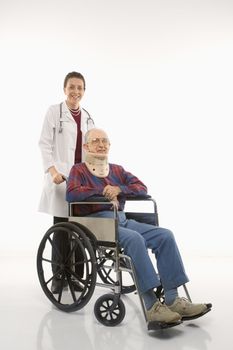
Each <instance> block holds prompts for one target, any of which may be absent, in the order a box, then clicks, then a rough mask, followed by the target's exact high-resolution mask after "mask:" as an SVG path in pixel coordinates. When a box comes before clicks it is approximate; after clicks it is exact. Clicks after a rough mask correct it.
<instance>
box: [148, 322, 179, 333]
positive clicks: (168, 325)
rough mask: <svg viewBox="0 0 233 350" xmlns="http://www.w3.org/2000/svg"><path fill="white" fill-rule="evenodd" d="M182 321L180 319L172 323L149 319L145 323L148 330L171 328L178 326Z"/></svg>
mask: <svg viewBox="0 0 233 350" xmlns="http://www.w3.org/2000/svg"><path fill="white" fill-rule="evenodd" d="M181 323H182V321H177V322H173V323H166V322H158V321H151V322H148V323H147V329H148V331H152V330H153V331H155V330H159V329H166V328H171V327H175V326H179V325H180V324H181Z"/></svg>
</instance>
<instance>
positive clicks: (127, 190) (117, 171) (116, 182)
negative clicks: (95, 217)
mask: <svg viewBox="0 0 233 350" xmlns="http://www.w3.org/2000/svg"><path fill="white" fill-rule="evenodd" d="M107 185H111V186H118V187H120V189H121V193H120V194H119V195H118V197H117V199H118V201H119V210H124V206H125V196H129V195H133V196H136V195H146V194H147V187H146V186H145V185H144V184H143V183H142V181H140V180H139V179H138V178H137V177H136V176H134V175H133V174H131V173H129V172H128V171H125V170H124V168H123V167H122V166H121V165H116V164H109V174H108V176H106V177H104V178H100V177H97V176H95V175H92V174H91V172H90V171H89V170H88V168H87V166H86V164H85V163H79V164H75V165H74V166H73V167H72V169H71V171H70V175H69V179H68V183H67V192H66V200H67V201H68V202H69V203H70V202H81V201H84V200H86V199H88V198H89V197H92V196H102V195H103V190H104V188H105V186H107ZM102 210H110V206H109V205H104V204H103V205H98V204H91V205H85V204H83V205H78V206H76V207H75V211H74V213H75V215H88V214H91V213H95V212H98V211H102Z"/></svg>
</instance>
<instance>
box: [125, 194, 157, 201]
mask: <svg viewBox="0 0 233 350" xmlns="http://www.w3.org/2000/svg"><path fill="white" fill-rule="evenodd" d="M125 199H126V200H127V201H145V200H147V199H151V196H150V195H149V194H144V195H138V196H130V195H129V196H126V198H125Z"/></svg>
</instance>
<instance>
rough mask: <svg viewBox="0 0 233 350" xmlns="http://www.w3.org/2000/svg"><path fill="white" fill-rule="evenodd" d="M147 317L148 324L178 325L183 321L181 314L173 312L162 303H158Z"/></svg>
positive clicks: (149, 311)
mask: <svg viewBox="0 0 233 350" xmlns="http://www.w3.org/2000/svg"><path fill="white" fill-rule="evenodd" d="M146 316H147V321H148V322H161V323H177V322H179V321H181V316H180V314H178V313H177V312H173V311H171V310H170V309H169V308H168V307H167V306H166V305H165V304H161V302H160V301H156V303H155V304H154V305H153V306H152V308H151V309H149V310H147V311H146Z"/></svg>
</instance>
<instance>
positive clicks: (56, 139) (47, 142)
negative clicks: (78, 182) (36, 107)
mask: <svg viewBox="0 0 233 350" xmlns="http://www.w3.org/2000/svg"><path fill="white" fill-rule="evenodd" d="M61 123H62V132H61V133H59V129H60V105H59V104H57V105H53V106H50V107H49V109H48V111H47V113H46V116H45V120H44V124H43V127H42V132H41V136H40V140H39V147H40V150H41V154H42V159H43V166H44V171H45V177H44V186H43V191H42V195H41V199H40V204H39V211H41V212H44V213H48V214H51V215H53V216H58V217H67V216H68V204H67V202H66V200H65V198H66V183H65V182H63V183H61V184H60V185H56V184H54V183H53V181H52V177H51V175H50V173H49V172H48V169H49V168H50V167H51V166H55V168H56V169H57V170H58V172H59V173H61V174H63V175H64V176H68V175H69V172H70V169H71V167H72V166H73V164H74V157H75V149H76V140H77V124H76V122H75V120H74V119H73V117H72V115H71V113H70V111H69V109H68V107H67V105H66V103H65V102H63V103H62V118H61ZM93 127H94V123H93V120H92V119H91V118H90V116H89V115H88V114H87V112H86V111H85V110H83V109H81V130H82V137H84V135H85V133H86V131H87V130H89V129H91V128H93ZM83 141H84V139H83V140H82V144H83ZM82 156H83V155H82Z"/></svg>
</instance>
